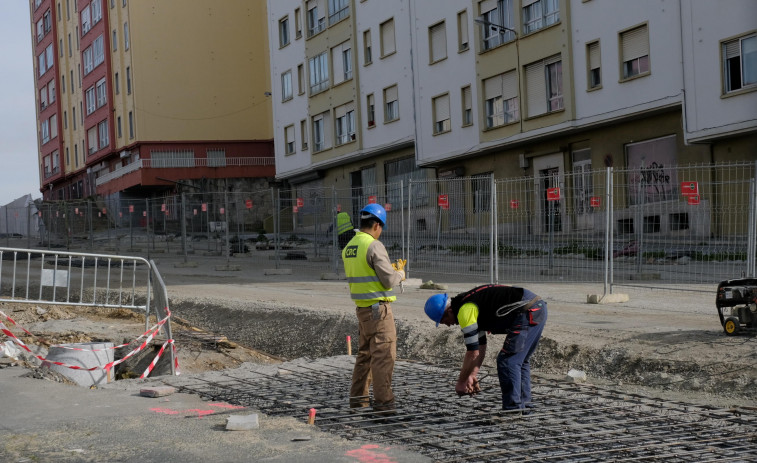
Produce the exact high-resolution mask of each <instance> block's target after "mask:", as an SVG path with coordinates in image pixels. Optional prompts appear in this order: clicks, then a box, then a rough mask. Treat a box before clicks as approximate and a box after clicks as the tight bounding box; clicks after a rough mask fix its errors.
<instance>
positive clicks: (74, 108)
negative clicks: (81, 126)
mask: <svg viewBox="0 0 757 463" xmlns="http://www.w3.org/2000/svg"><path fill="white" fill-rule="evenodd" d="M71 120H72V121H74V130H76V106H73V107H72V108H71Z"/></svg>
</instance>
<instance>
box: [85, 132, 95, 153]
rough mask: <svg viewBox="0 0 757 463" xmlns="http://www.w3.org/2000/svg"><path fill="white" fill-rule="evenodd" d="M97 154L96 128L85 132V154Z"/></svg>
mask: <svg viewBox="0 0 757 463" xmlns="http://www.w3.org/2000/svg"><path fill="white" fill-rule="evenodd" d="M95 152H97V126H95V127H92V128H91V129H89V130H87V154H94V153H95Z"/></svg>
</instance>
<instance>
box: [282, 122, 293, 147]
mask: <svg viewBox="0 0 757 463" xmlns="http://www.w3.org/2000/svg"><path fill="white" fill-rule="evenodd" d="M284 130H286V141H287V143H289V142H292V141H294V126H293V125H290V126H289V127H287V128H286V129H284Z"/></svg>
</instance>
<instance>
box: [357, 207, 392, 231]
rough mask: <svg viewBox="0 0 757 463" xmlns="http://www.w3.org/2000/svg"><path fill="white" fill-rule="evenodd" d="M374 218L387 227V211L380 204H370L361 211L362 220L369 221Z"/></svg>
mask: <svg viewBox="0 0 757 463" xmlns="http://www.w3.org/2000/svg"><path fill="white" fill-rule="evenodd" d="M370 216H373V217H375V218H377V219H378V220H379V222H381V226H382V227H383V226H386V209H384V208H383V207H382V206H381V205H379V204H369V205H367V206H365V207H364V208H363V209H362V210H361V211H360V218H361V219H369V218H371V217H370Z"/></svg>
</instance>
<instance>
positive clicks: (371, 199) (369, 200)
mask: <svg viewBox="0 0 757 463" xmlns="http://www.w3.org/2000/svg"><path fill="white" fill-rule="evenodd" d="M368 204H376V197H375V196H368Z"/></svg>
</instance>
